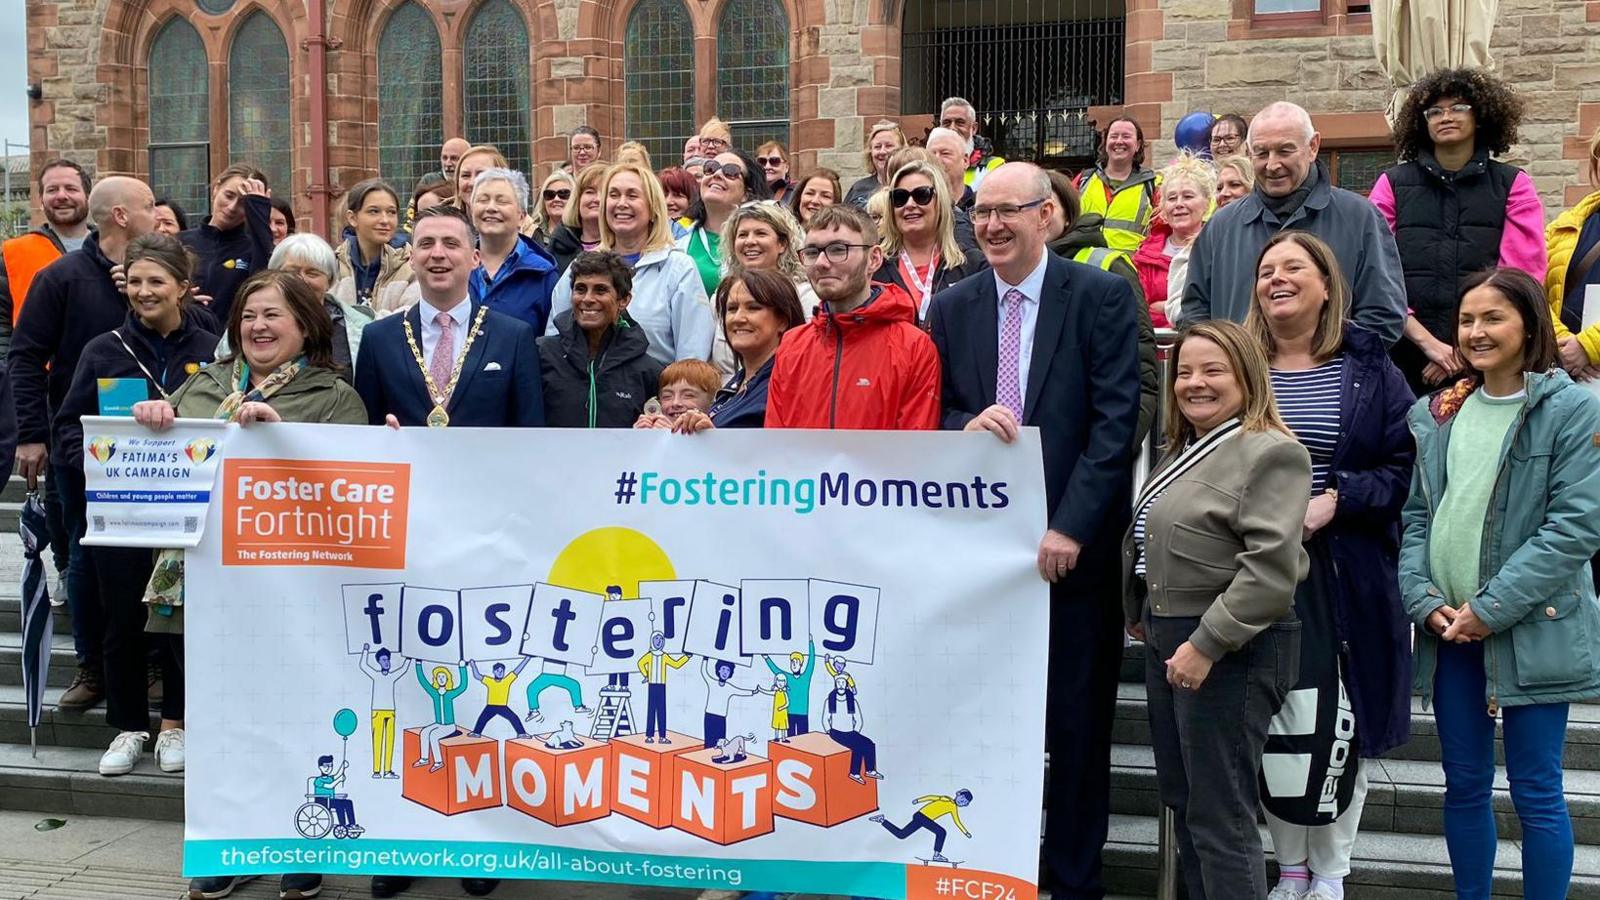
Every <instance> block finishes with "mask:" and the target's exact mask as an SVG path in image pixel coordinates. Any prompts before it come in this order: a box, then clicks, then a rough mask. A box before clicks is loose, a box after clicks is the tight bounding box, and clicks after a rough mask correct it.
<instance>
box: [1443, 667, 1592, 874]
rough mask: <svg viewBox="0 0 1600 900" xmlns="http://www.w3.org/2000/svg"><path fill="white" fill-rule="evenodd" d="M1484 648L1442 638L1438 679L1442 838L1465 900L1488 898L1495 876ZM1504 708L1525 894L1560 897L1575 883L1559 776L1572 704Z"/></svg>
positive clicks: (1491, 728) (1490, 733) (1569, 829)
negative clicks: (1442, 777) (1442, 786)
mask: <svg viewBox="0 0 1600 900" xmlns="http://www.w3.org/2000/svg"><path fill="white" fill-rule="evenodd" d="M1425 640H1435V639H1434V638H1425ZM1483 654H1484V650H1483V644H1481V643H1472V644H1455V643H1446V642H1444V641H1440V642H1439V664H1438V668H1437V669H1436V671H1435V674H1434V678H1433V708H1434V716H1435V717H1436V718H1437V720H1438V726H1439V745H1440V748H1441V749H1442V751H1443V752H1442V754H1441V757H1442V759H1443V760H1444V763H1443V765H1444V784H1445V788H1444V837H1445V842H1446V844H1447V845H1448V846H1449V848H1450V868H1451V869H1452V870H1453V871H1454V872H1455V880H1456V897H1458V898H1459V900H1488V898H1489V891H1490V888H1491V887H1492V885H1493V882H1494V853H1495V846H1496V839H1497V835H1496V833H1495V823H1494V808H1493V803H1494V717H1493V716H1491V715H1489V710H1488V703H1489V701H1488V691H1487V686H1486V675H1485V673H1484V665H1483ZM1501 715H1502V716H1503V717H1504V737H1505V747H1506V777H1507V780H1508V781H1509V782H1510V783H1511V802H1512V804H1513V805H1514V806H1515V807H1516V810H1517V818H1518V819H1519V820H1521V822H1522V896H1523V898H1524V900H1562V898H1565V897H1566V896H1567V887H1568V884H1569V883H1570V882H1571V881H1572V819H1571V817H1569V816H1568V814H1567V798H1566V795H1565V794H1563V793H1562V781H1561V748H1562V745H1563V744H1564V743H1565V742H1566V736H1567V704H1565V703H1539V704H1534V705H1531V706H1508V707H1505V708H1504V709H1502V710H1501Z"/></svg>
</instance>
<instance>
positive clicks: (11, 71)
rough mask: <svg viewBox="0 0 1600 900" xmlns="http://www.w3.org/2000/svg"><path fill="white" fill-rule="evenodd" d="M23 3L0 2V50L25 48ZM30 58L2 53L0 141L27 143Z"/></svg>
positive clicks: (0, 72) (0, 63)
mask: <svg viewBox="0 0 1600 900" xmlns="http://www.w3.org/2000/svg"><path fill="white" fill-rule="evenodd" d="M25 21H26V20H25V15H24V12H23V2H22V0H0V47H26V46H27V44H28V41H27V32H26V31H25V29H24V27H23V26H24V22H25ZM27 89H28V57H27V54H26V53H0V138H4V139H6V140H9V141H13V142H18V143H26V142H27V140H28V95H27V93H26V92H27Z"/></svg>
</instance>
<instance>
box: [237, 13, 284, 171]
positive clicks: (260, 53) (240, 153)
mask: <svg viewBox="0 0 1600 900" xmlns="http://www.w3.org/2000/svg"><path fill="white" fill-rule="evenodd" d="M292 135H293V131H292V130H291V129H290V127H289V47H288V45H287V44H285V43H284V41H283V32H282V31H280V30H279V29H278V25H277V23H276V22H273V21H272V17H271V16H268V15H267V14H266V13H264V12H256V13H253V14H252V15H251V16H250V18H249V19H246V20H245V23H244V24H243V25H242V26H240V27H239V33H238V34H237V35H235V36H234V39H233V48H232V49H231V50H230V51H229V53H228V159H230V160H232V161H234V162H241V163H252V164H254V165H255V166H256V167H257V168H259V169H260V170H261V171H262V172H264V173H266V176H267V182H268V186H269V187H271V188H272V191H273V193H275V194H277V195H278V196H280V197H287V196H290V194H291V192H292V190H293V186H292V181H291V179H290V177H289V176H290V173H291V171H292V166H293V155H292V153H291V151H290V148H291V146H292V144H293V141H292Z"/></svg>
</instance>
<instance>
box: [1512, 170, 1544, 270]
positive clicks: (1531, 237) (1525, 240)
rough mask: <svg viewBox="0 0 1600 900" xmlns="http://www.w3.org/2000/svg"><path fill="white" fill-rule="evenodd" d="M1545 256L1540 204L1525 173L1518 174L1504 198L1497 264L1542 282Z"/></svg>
mask: <svg viewBox="0 0 1600 900" xmlns="http://www.w3.org/2000/svg"><path fill="white" fill-rule="evenodd" d="M1549 262H1550V260H1549V257H1548V256H1547V255H1546V252H1545V243H1544V204H1543V203H1541V202H1540V201H1539V192H1538V191H1535V190H1534V189H1533V179H1532V178H1529V177H1528V173H1527V172H1518V173H1517V177H1516V180H1514V181H1512V182H1511V194H1510V196H1508V197H1507V198H1506V224H1505V228H1504V230H1502V231H1501V233H1500V265H1502V266H1513V267H1515V268H1518V269H1521V270H1522V271H1524V272H1527V273H1528V274H1529V275H1532V276H1533V278H1534V280H1535V281H1537V282H1539V283H1540V284H1543V283H1544V276H1545V270H1546V269H1547V268H1548V267H1549Z"/></svg>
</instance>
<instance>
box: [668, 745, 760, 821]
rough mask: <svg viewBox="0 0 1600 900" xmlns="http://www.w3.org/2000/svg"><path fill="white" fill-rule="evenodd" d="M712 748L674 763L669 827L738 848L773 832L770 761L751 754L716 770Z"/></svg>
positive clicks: (681, 758) (715, 749)
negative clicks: (744, 842)
mask: <svg viewBox="0 0 1600 900" xmlns="http://www.w3.org/2000/svg"><path fill="white" fill-rule="evenodd" d="M721 753H722V751H721V750H718V749H717V748H715V747H712V748H710V749H701V750H696V751H694V752H692V753H685V754H683V755H681V756H679V757H678V758H677V763H678V768H677V771H676V772H675V773H674V774H673V792H672V793H673V796H672V824H673V827H675V828H678V829H681V830H683V831H687V832H689V833H690V834H692V835H694V836H696V837H700V838H704V839H706V840H708V841H712V842H714V843H718V844H723V845H727V844H737V843H738V842H740V841H745V840H749V839H750V838H753V837H760V836H761V835H763V834H770V833H771V832H772V825H773V818H772V794H773V789H772V760H770V759H762V758H761V757H759V756H755V755H753V754H751V755H748V756H746V757H745V758H744V759H743V760H741V761H740V762H736V763H724V764H718V763H714V762H712V761H711V760H712V758H713V757H716V756H718V755H720V754H721Z"/></svg>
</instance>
